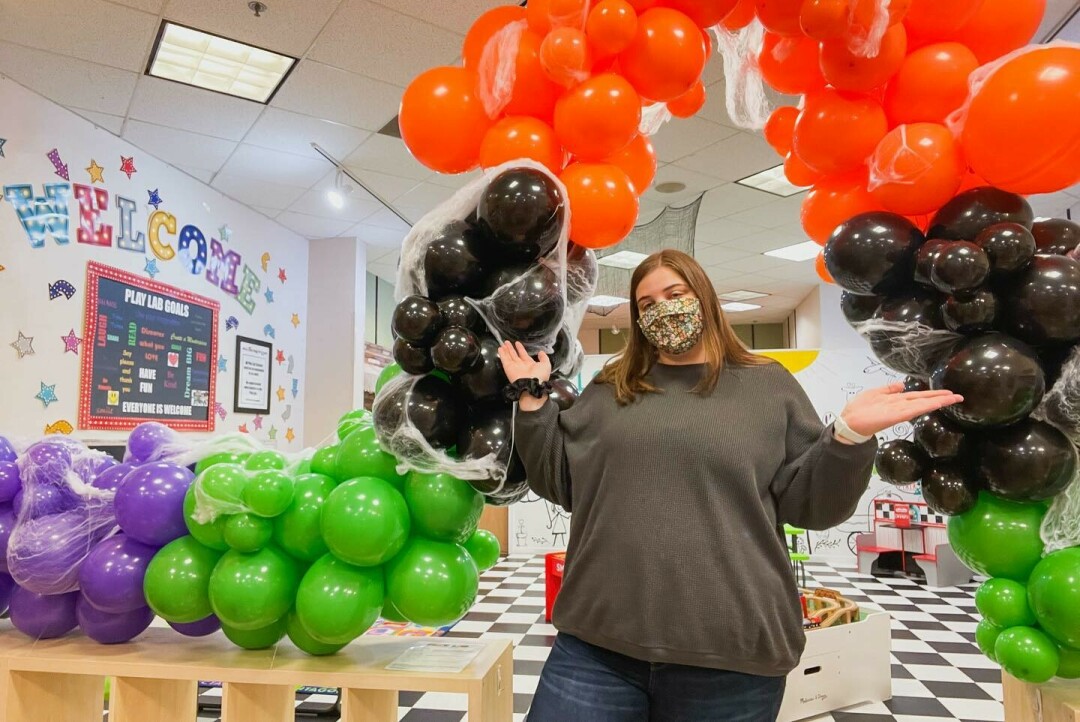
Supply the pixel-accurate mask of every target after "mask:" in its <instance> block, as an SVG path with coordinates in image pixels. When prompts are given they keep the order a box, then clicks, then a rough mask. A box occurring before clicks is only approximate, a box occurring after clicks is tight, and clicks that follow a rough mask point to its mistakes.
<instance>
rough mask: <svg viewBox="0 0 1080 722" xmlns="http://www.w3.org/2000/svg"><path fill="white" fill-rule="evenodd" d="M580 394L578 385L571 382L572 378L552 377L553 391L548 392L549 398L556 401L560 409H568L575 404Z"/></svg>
mask: <svg viewBox="0 0 1080 722" xmlns="http://www.w3.org/2000/svg"><path fill="white" fill-rule="evenodd" d="M578 395H579V392H578V390H577V386H574V384H572V383H570V379H564V378H562V377H561V376H556V377H554V378H552V379H551V393H550V394H548V398H549V399H550V400H551V401H554V402H555V405H556V406H558V407H559V411H566V410H567V409H569V408H570V407H571V406H573V405H574V402H575V401H577V398H578Z"/></svg>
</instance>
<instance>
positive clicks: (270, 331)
mask: <svg viewBox="0 0 1080 722" xmlns="http://www.w3.org/2000/svg"><path fill="white" fill-rule="evenodd" d="M263 335H265V336H269V337H270V338H277V335H276V334H275V333H274V327H273V326H271V325H270V324H266V325H265V326H263Z"/></svg>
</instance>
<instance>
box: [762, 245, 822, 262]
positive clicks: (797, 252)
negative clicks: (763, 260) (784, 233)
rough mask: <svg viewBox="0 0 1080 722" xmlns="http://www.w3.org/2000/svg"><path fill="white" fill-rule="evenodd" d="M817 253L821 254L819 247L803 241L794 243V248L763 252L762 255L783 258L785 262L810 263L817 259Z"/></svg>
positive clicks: (787, 247)
mask: <svg viewBox="0 0 1080 722" xmlns="http://www.w3.org/2000/svg"><path fill="white" fill-rule="evenodd" d="M819 253H821V246H819V245H818V244H816V243H814V242H813V241H805V242H803V243H796V244H795V245H794V246H784V247H783V248H777V249H775V250H772V251H765V253H764V254H762V255H765V256H772V257H773V258H783V259H784V260H785V261H810V260H813V259H815V258H817V256H818V254H819Z"/></svg>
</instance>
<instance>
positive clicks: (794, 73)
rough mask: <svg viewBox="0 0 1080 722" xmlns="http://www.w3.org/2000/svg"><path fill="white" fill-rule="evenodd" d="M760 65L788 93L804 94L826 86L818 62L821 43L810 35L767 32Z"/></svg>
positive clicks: (765, 75) (774, 85)
mask: <svg viewBox="0 0 1080 722" xmlns="http://www.w3.org/2000/svg"><path fill="white" fill-rule="evenodd" d="M758 67H759V68H761V77H762V78H763V79H764V80H765V82H766V83H768V84H769V85H770V86H771V87H772V88H773V89H774V90H777V91H779V92H781V93H786V94H788V95H803V94H805V93H809V92H811V91H813V90H817V89H818V88H821V87H822V86H824V85H825V78H824V77H822V75H821V68H820V67H819V64H818V44H817V42H816V41H814V40H811V39H810V38H808V37H806V36H799V37H785V36H783V35H777V34H776V33H770V32H766V33H765V36H764V38H763V39H762V44H761V53H760V54H759V55H758Z"/></svg>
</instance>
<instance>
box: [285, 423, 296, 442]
mask: <svg viewBox="0 0 1080 722" xmlns="http://www.w3.org/2000/svg"><path fill="white" fill-rule="evenodd" d="M295 438H296V434H295V433H293V430H292V427H291V426H290V427H289V429H288V431H286V432H285V439H286V440H287V441H288V442H289V443H290V444H291V443H292V442H293V440H294V439H295Z"/></svg>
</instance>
